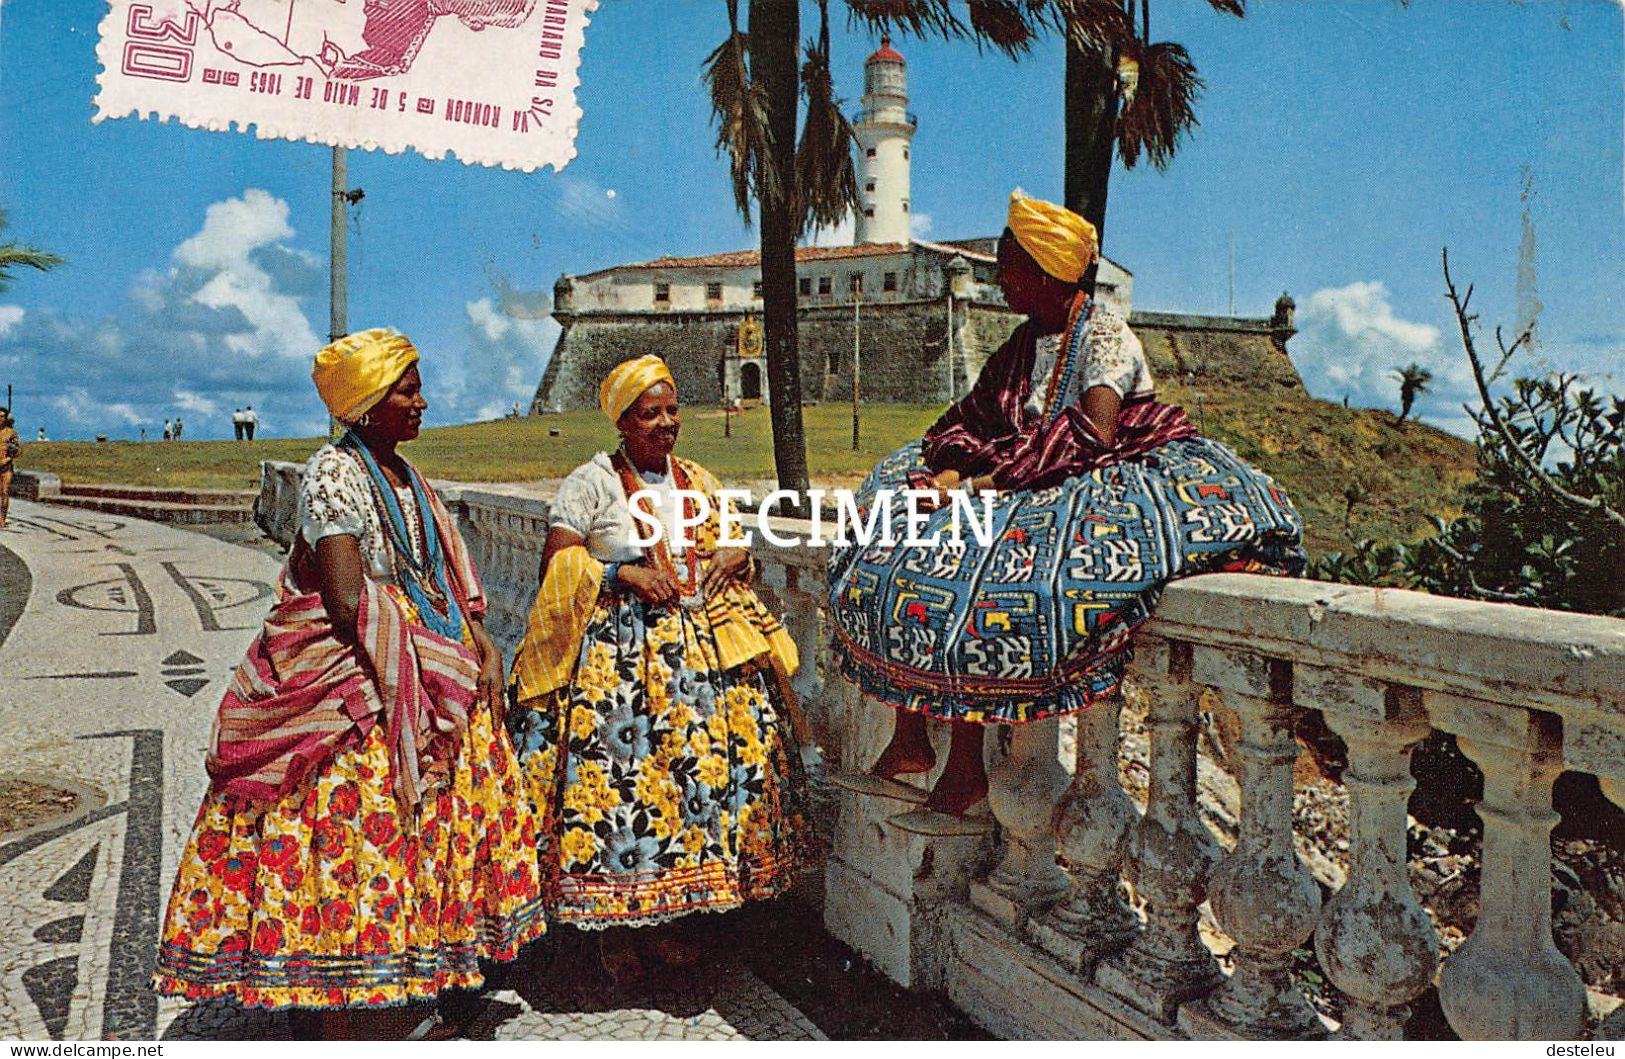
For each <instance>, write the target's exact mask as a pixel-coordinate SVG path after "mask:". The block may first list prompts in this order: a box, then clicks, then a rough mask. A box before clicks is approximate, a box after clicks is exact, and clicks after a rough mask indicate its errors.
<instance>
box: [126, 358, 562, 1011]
mask: <svg viewBox="0 0 1625 1059" xmlns="http://www.w3.org/2000/svg"><path fill="white" fill-rule="evenodd" d="M417 361H418V352H417V350H416V349H415V348H414V347H413V346H412V343H411V342H409V341H407V339H406V338H405V337H404V336H402V335H399V334H396V333H395V332H393V331H387V330H383V329H375V330H371V331H363V332H360V333H359V334H354V335H349V336H347V337H345V338H342V339H340V340H338V341H336V342H334V343H333V344H332V345H329V346H328V347H327V348H325V349H323V350H322V351H321V352H320V353H319V354H318V355H317V357H316V364H315V369H314V371H313V373H312V374H313V377H314V379H315V382H316V389H317V392H318V393H320V394H321V397H322V400H323V402H324V403H325V404H326V405H327V407H328V410H329V411H330V412H331V413H332V414H333V416H334V417H336V418H337V419H339V420H340V421H342V422H343V423H344V424H345V425H346V426H347V427H348V430H347V431H346V433H345V434H344V436H343V437H342V438H341V439H340V440H339V441H338V442H336V443H334V444H330V445H324V446H322V448H321V449H320V450H319V451H318V452H317V453H316V455H314V456H313V457H311V459H310V462H309V463H308V464H307V465H306V467H305V474H304V478H303V480H302V481H301V483H300V492H299V533H298V535H297V537H296V538H295V540H294V543H293V547H292V550H291V551H290V552H289V555H288V564H287V567H286V568H285V569H284V570H283V573H282V576H281V578H280V581H279V583H278V585H277V596H276V604H275V606H274V607H273V609H272V611H271V613H270V616H269V617H267V618H266V620H265V626H264V629H263V630H262V632H261V634H260V636H259V637H258V638H257V639H256V640H255V641H254V643H253V645H252V646H251V647H250V648H249V652H248V657H247V658H246V659H245V660H244V661H243V663H242V665H241V666H240V667H239V668H238V670H237V673H236V674H235V676H234V677H233V679H232V682H231V685H230V687H229V689H228V690H227V692H226V694H225V698H224V699H223V701H222V702H221V704H220V710H219V714H218V717H217V719H216V722H215V729H214V736H213V738H212V740H211V744H212V745H211V747H210V750H209V757H208V770H209V776H210V780H211V787H210V790H209V793H208V795H207V796H206V797H205V799H204V802H203V808H202V810H201V811H200V812H199V814H198V817H197V822H196V824H195V825H194V826H193V829H192V835H191V838H190V840H189V841H188V842H187V844H186V848H185V850H184V851H183V852H182V854H181V858H180V866H179V870H178V873H177V877H176V880H175V887H174V890H173V891H172V892H171V895H170V900H169V910H168V915H167V917H166V920H165V924H164V929H163V935H162V940H161V944H160V946H159V951H158V966H157V971H156V974H155V975H154V984H155V985H156V987H157V988H158V989H159V990H160V991H161V992H164V993H169V994H175V995H181V996H185V997H188V998H192V999H200V998H205V997H214V996H232V997H235V998H236V999H237V1000H238V1001H240V1002H241V1003H243V1004H244V1005H247V1006H250V1007H267V1008H301V1009H319V1010H320V1011H321V1012H322V1014H323V1027H322V1030H323V1032H324V1034H325V1035H327V1036H339V1037H350V1036H355V1035H357V1034H360V1035H364V1036H374V1035H390V1034H392V1033H395V1032H399V1031H404V1030H405V1029H407V1028H409V1027H410V1026H411V1025H412V1023H414V1022H416V1023H417V1024H418V1027H419V1030H421V1031H422V1032H423V1033H425V1034H428V1033H433V1032H435V1030H434V1024H435V1023H436V1022H437V1021H438V1018H439V1015H438V1012H434V1011H431V1009H430V1008H429V1007H428V1005H429V1004H430V1003H431V1002H433V1001H434V1000H435V999H436V997H437V996H438V995H439V994H440V993H441V992H442V991H444V990H448V989H470V988H474V987H477V986H479V985H480V984H481V982H482V977H481V971H480V961H481V960H511V959H513V958H514V957H515V956H516V955H517V953H518V949H519V946H520V945H522V944H524V943H525V942H527V941H529V940H531V939H532V938H534V937H536V936H538V935H539V934H541V933H542V931H543V930H544V929H545V920H544V919H543V917H542V903H541V898H540V887H539V883H538V878H537V872H536V838H535V830H534V827H533V824H532V819H531V814H530V812H529V809H528V803H527V801H526V798H525V787H524V779H523V776H522V774H521V772H520V770H519V765H518V761H517V760H516V758H515V756H514V753H513V750H512V748H511V746H510V744H509V742H508V738H507V734H506V732H505V731H504V730H503V727H502V724H501V718H500V713H499V707H500V705H501V701H502V700H501V691H502V656H501V653H500V652H499V651H498V649H497V647H496V645H495V644H494V643H493V642H492V640H491V637H490V635H489V634H488V633H486V631H485V627H484V625H483V621H482V619H483V616H484V613H485V600H484V598H483V594H482V592H481V589H480V582H479V578H478V576H477V575H476V574H475V572H474V567H473V565H472V563H470V561H469V557H468V552H467V549H466V548H465V547H464V544H463V540H462V537H461V536H460V535H459V534H458V532H457V529H456V526H455V525H454V524H453V523H452V521H451V518H450V516H449V515H448V514H447V512H446V509H445V507H444V506H443V505H442V504H441V502H440V499H439V498H438V497H437V496H436V495H435V492H434V490H432V489H430V488H429V487H428V486H427V485H426V484H425V483H424V481H423V478H422V476H421V475H420V474H418V472H417V470H416V469H415V468H413V467H412V465H411V464H410V463H408V462H407V461H406V459H405V458H404V457H403V456H401V454H400V453H399V452H398V451H397V446H398V445H399V444H400V443H402V442H406V441H410V440H412V439H413V438H415V437H417V434H418V429H419V427H420V426H421V424H422V420H423V411H424V409H425V408H427V407H428V402H427V401H425V400H424V399H423V394H422V389H421V386H422V384H421V381H420V378H419V374H418V367H417ZM403 1005H410V1006H411V1007H410V1008H409V1009H408V1011H409V1014H410V1018H409V1019H404V1020H403V1019H400V1018H393V1017H388V1016H381V1015H379V1014H378V1013H377V1012H376V1011H366V1010H365V1009H379V1008H386V1007H393V1006H403ZM412 1009H416V1010H412ZM465 1010H466V1007H465Z"/></svg>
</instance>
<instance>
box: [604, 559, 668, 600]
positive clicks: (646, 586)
mask: <svg viewBox="0 0 1625 1059" xmlns="http://www.w3.org/2000/svg"><path fill="white" fill-rule="evenodd" d="M618 576H619V577H620V581H621V584H623V585H625V586H626V587H627V588H629V589H631V591H632V594H633V595H634V596H637V597H638V598H639V599H641V600H643V602H645V603H647V604H649V606H651V607H672V606H676V605H677V603H678V601H679V600H680V599H681V598H682V593H680V592H678V591H677V582H676V581H675V580H673V579H672V576H671V575H670V574H668V573H666V572H665V571H664V570H656V569H654V568H653V567H649V566H639V565H636V564H633V563H626V564H624V565H623V566H622V567H621V569H620V574H619V575H618Z"/></svg>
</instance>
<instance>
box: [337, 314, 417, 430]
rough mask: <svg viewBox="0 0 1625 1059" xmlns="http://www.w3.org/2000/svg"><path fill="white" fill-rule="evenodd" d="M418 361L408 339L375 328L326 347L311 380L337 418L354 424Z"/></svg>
mask: <svg viewBox="0 0 1625 1059" xmlns="http://www.w3.org/2000/svg"><path fill="white" fill-rule="evenodd" d="M417 359H418V351H417V347H416V346H414V345H412V342H411V340H410V339H408V338H407V337H406V336H405V335H403V334H401V333H400V332H399V331H395V330H392V329H391V328H388V327H373V328H369V329H367V330H365V331H357V332H356V333H355V334H353V335H345V336H344V337H343V338H340V339H338V340H337V341H335V342H333V343H332V344H330V345H328V346H324V347H323V348H322V351H321V352H320V353H318V354H316V365H315V366H314V367H313V368H311V370H310V377H311V379H313V380H314V381H315V383H316V392H317V393H319V394H321V397H322V403H323V404H325V405H327V410H328V411H329V412H332V413H333V416H334V418H336V419H340V420H343V421H344V422H346V423H352V422H354V421H355V420H357V419H359V418H360V417H361V415H362V414H363V413H365V412H366V411H367V409H369V408H371V407H372V406H373V405H375V404H377V403H378V402H379V401H381V400H383V399H384V395H385V394H386V393H388V392H389V388H390V387H391V386H394V385H395V383H397V382H398V381H400V377H401V376H402V375H405V374H406V369H407V368H410V367H411V366H412V365H413V364H415V363H416V362H417Z"/></svg>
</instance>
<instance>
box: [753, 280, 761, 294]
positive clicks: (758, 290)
mask: <svg viewBox="0 0 1625 1059" xmlns="http://www.w3.org/2000/svg"><path fill="white" fill-rule="evenodd" d="M750 296H751V297H752V298H760V297H761V296H762V281H761V280H757V281H756V282H755V283H752V284H751V285H750Z"/></svg>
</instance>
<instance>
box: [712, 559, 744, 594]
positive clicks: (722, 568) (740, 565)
mask: <svg viewBox="0 0 1625 1059" xmlns="http://www.w3.org/2000/svg"><path fill="white" fill-rule="evenodd" d="M749 569H750V552H748V551H746V550H745V549H744V548H718V549H717V554H716V556H715V557H713V558H712V560H711V565H710V566H709V567H707V568H706V571H705V581H704V585H705V594H706V595H707V596H710V595H714V594H716V593H718V592H721V591H722V590H723V589H724V588H726V587H727V585H728V582H729V581H732V580H734V579H735V578H739V577H742V576H744V575H745V574H746V572H747V571H748V570H749Z"/></svg>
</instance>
